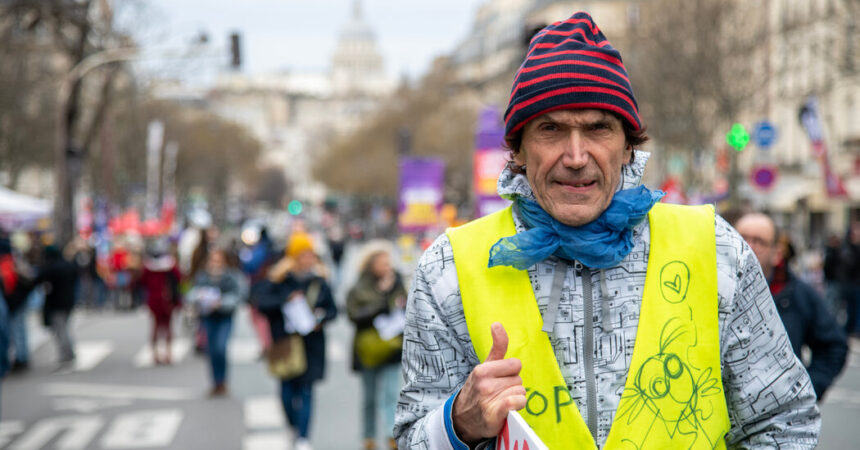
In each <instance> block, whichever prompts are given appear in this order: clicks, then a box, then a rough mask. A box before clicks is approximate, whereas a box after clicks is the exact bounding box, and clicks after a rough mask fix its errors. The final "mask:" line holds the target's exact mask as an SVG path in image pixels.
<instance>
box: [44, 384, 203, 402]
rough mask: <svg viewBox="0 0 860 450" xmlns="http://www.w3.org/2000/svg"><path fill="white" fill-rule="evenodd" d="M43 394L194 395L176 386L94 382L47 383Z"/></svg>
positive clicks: (138, 397) (162, 397)
mask: <svg viewBox="0 0 860 450" xmlns="http://www.w3.org/2000/svg"><path fill="white" fill-rule="evenodd" d="M42 392H43V393H44V394H45V395H50V396H57V397H95V398H115V399H132V400H188V399H192V398H195V397H196V395H195V394H193V393H192V392H191V391H188V390H185V389H178V388H167V387H155V386H127V385H116V384H100V383H99V384H95V383H48V384H45V385H44V387H43V388H42Z"/></svg>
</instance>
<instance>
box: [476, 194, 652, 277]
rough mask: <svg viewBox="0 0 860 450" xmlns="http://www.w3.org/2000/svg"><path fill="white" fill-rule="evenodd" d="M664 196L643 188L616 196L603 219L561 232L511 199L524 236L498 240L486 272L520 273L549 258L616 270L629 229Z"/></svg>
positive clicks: (531, 204) (532, 207) (535, 208)
mask: <svg viewBox="0 0 860 450" xmlns="http://www.w3.org/2000/svg"><path fill="white" fill-rule="evenodd" d="M664 195H666V194H665V193H664V192H662V191H652V190H649V189H648V188H646V187H645V186H637V187H635V188H631V189H624V190H621V191H618V192H616V193H615V196H614V197H613V198H612V202H611V203H610V204H609V208H606V211H603V214H601V215H600V216H599V217H598V218H597V219H595V220H593V221H592V222H590V223H588V224H585V225H583V226H580V227H571V226H567V225H565V224H563V223H561V222H559V221H557V220H555V219H554V218H553V217H552V216H550V215H549V213H547V212H546V211H544V210H543V208H541V207H540V205H539V204H538V203H537V202H535V201H534V200H530V199H526V198H523V197H517V199H516V203H517V206H518V207H519V213H520V217H521V218H522V220H523V223H524V224H525V226H526V228H528V230H526V231H523V232H520V233H517V234H515V235H513V236H510V237H505V238H502V239H499V241H498V242H496V243H495V244H494V245H493V247H492V248H491V249H490V262H489V265H488V267H494V266H513V267H515V268H517V269H520V270H524V269H526V268H527V267H529V266H531V265H533V264H535V263H537V262H538V261H542V260H544V259H546V258H548V257H549V256H550V255H555V256H558V257H559V258H563V259H566V260H569V261H574V260H575V261H579V262H581V263H582V264H584V265H585V266H586V267H590V268H593V269H606V268H609V267H613V266H616V265H617V264H618V263H620V262H621V260H623V259H624V257H625V256H627V255H628V254H629V253H630V251H631V250H633V227H634V226H636V225H637V224H639V222H642V220H643V219H645V216H646V215H647V214H648V211H650V210H651V207H652V206H654V204H655V203H657V202H658V201H660V199H661V198H663V196H664Z"/></svg>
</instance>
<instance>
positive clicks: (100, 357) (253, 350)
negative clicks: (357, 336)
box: [28, 308, 350, 374]
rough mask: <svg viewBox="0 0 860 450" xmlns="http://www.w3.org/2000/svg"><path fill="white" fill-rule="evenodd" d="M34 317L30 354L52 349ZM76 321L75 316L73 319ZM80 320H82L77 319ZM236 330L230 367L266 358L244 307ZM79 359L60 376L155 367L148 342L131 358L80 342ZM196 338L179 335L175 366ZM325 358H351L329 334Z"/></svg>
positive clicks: (108, 345)
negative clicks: (113, 366)
mask: <svg viewBox="0 0 860 450" xmlns="http://www.w3.org/2000/svg"><path fill="white" fill-rule="evenodd" d="M36 316H37V315H36V314H33V315H32V316H31V317H29V318H28V322H29V324H28V325H29V326H28V334H29V341H28V347H30V351H31V353H35V352H37V351H41V349H42V348H43V347H46V345H45V344H49V345H47V347H48V348H50V347H52V345H50V341H52V339H51V335H50V333H49V332H47V331H46V330H45V328H44V327H42V326H41V325H39V324H38V323H37V321H38V317H36ZM73 320H75V316H73ZM77 320H81V318H78V319H77ZM234 320H235V323H236V325H237V326H236V329H235V331H234V334H233V336H232V337H231V338H230V340H229V341H228V344H227V360H228V362H229V363H230V364H234V365H236V364H238V365H241V364H255V363H259V362H260V361H262V359H263V349H262V347H261V346H260V343H259V340H258V339H257V336H256V335H255V334H254V333H253V331H252V329H251V327H250V322H249V321H250V318H249V316H248V311H247V310H245V309H244V308H242V309H240V310H239V311H237V314H236V317H235V319H234ZM159 345H164V344H163V343H160V344H159ZM74 346H75V353H76V360H75V363H74V364H73V365H72V366H71V367H65V368H63V369H61V370H60V371H58V373H61V374H62V373H79V372H88V371H91V370H93V369H96V368H97V367H98V366H99V365H100V364H101V363H102V362H104V361H105V360H108V359H116V358H120V359H123V358H129V357H130V359H131V361H129V363H130V364H131V365H132V366H133V367H135V368H140V369H148V368H152V367H154V366H156V364H155V359H154V358H153V355H152V346H151V345H150V344H149V343H148V342H142V343H140V344H139V347H137V350H136V351H134V352H133V353H132V354H131V355H130V356H128V355H127V352H128V350H127V347H126V349H125V350H123V349H122V348H118V347H117V345H116V344H115V343H113V342H111V341H109V340H104V339H78V340H76V341H75V344H74ZM193 349H194V338H193V336H187V335H186V336H179V337H175V338H174V339H173V340H172V344H171V362H172V364H182V363H183V362H185V361H187V360H188V359H189V357H190V356H191V355H193V354H194V352H193ZM326 351H327V354H326V359H328V361H329V362H331V363H341V362H344V361H346V360H347V358H348V357H349V355H350V351H349V349H348V345H347V343H346V342H345V339H344V338H343V337H342V336H336V335H330V336H329V339H328V342H327V346H326Z"/></svg>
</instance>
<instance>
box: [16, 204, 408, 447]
mask: <svg viewBox="0 0 860 450" xmlns="http://www.w3.org/2000/svg"><path fill="white" fill-rule="evenodd" d="M325 222H326V223H324V224H317V225H315V226H309V225H308V224H307V223H306V222H305V221H303V220H294V221H292V222H291V223H290V224H289V225H288V227H287V229H286V230H278V231H280V233H278V234H279V235H280V236H281V237H282V239H280V242H278V241H276V240H275V239H274V238H272V236H271V235H270V232H269V228H268V227H267V226H266V225H265V224H263V222H262V221H250V222H248V223H247V224H246V225H245V226H243V227H242V228H241V229H229V230H226V231H222V230H221V229H219V228H218V227H216V226H213V225H212V224H211V222H210V223H204V224H202V225H201V224H199V223H198V224H193V223H192V224H191V225H189V226H188V227H186V228H184V229H182V230H181V231H178V232H176V233H174V234H172V235H170V236H155V237H149V238H142V237H141V236H140V235H137V234H126V235H120V236H115V237H111V238H110V239H106V240H104V239H101V240H100V239H97V237H95V236H91V237H90V238H89V239H84V238H81V237H79V238H76V239H75V240H74V241H72V242H71V243H69V244H68V245H67V246H65V247H64V248H58V247H57V246H55V245H53V244H52V243H51V241H50V236H49V235H47V234H39V233H36V232H31V233H23V232H17V233H13V234H11V235H10V234H6V233H4V234H2V235H0V282H2V283H0V284H2V286H0V294H2V297H3V300H2V301H0V304H2V308H0V369H1V370H0V373H3V372H5V371H6V369H8V370H9V371H10V372H12V373H15V374H16V375H23V374H25V373H26V372H27V371H28V369H29V368H30V365H31V355H30V346H29V345H28V332H29V331H31V330H32V329H33V327H34V326H44V327H46V328H47V329H48V330H49V331H50V334H51V335H52V336H53V338H54V342H55V345H56V347H55V348H56V349H57V353H56V354H57V358H58V360H57V365H56V370H58V371H67V370H72V369H73V368H74V364H75V360H76V355H75V344H74V333H73V332H72V331H73V330H72V328H73V327H71V326H70V318H71V316H72V315H73V313H74V311H75V310H86V311H87V312H88V313H91V314H126V313H131V312H133V311H135V310H138V309H141V308H145V310H146V311H147V312H148V315H149V317H150V321H149V325H148V326H149V336H150V339H149V342H148V345H149V346H150V348H151V355H152V356H151V357H152V361H151V362H152V363H153V364H155V365H170V364H172V363H173V362H174V360H173V356H174V355H172V348H173V346H172V341H173V339H174V333H175V332H176V330H177V329H181V330H183V332H184V333H187V334H189V335H191V336H193V340H194V343H195V348H196V350H197V352H198V353H199V354H201V355H205V357H206V358H207V359H208V362H209V374H208V378H209V380H210V390H209V395H210V396H212V397H220V396H225V395H228V394H229V364H228V360H227V344H228V341H229V340H230V336H231V333H232V329H233V320H234V316H235V312H236V311H237V309H239V308H242V307H246V308H248V310H249V314H248V316H249V317H250V321H251V326H252V329H253V330H254V332H255V334H256V337H257V339H258V340H259V344H260V348H261V349H262V352H261V355H260V358H262V359H264V360H265V361H266V366H267V367H268V371H269V373H270V374H271V375H272V376H273V377H275V378H278V379H279V380H280V396H281V399H282V403H283V408H284V412H285V416H286V418H287V422H288V429H289V430H290V431H291V433H292V437H293V440H294V445H295V448H296V449H300V450H301V449H308V448H310V444H309V440H308V439H309V436H308V434H309V429H310V427H309V424H310V420H311V417H312V409H311V406H312V404H313V401H312V397H313V386H314V384H315V383H316V382H318V381H319V380H321V379H323V377H324V376H325V371H326V367H325V366H326V359H325V352H326V349H325V345H326V343H325V328H326V326H327V325H328V324H330V323H331V321H332V320H333V319H335V317H336V316H337V314H338V312H339V310H343V309H345V310H346V312H347V313H348V314H347V316H348V318H349V319H350V320H351V321H352V322H353V323H354V324H355V329H356V339H355V345H354V351H353V365H352V367H353V369H354V370H355V371H357V372H359V373H360V374H361V378H362V385H363V387H364V403H363V404H364V407H363V408H364V409H363V411H364V420H365V425H364V430H365V432H364V438H365V448H375V447H376V442H377V440H376V436H375V434H376V433H375V430H376V429H377V427H376V417H377V416H379V417H380V419H381V420H382V421H383V423H384V425H385V429H387V430H388V433H387V436H383V438H385V439H387V441H386V442H387V443H388V445H390V446H392V448H393V446H394V444H393V440H392V439H391V430H392V428H393V423H394V407H395V405H396V402H397V394H398V391H399V388H400V376H399V373H400V371H399V365H400V347H401V342H402V341H401V340H402V329H403V320H405V319H403V318H404V315H403V308H405V305H406V287H405V286H406V284H405V279H404V276H403V275H401V273H400V272H399V271H398V270H396V269H395V266H397V264H398V262H402V261H412V260H413V256H412V253H414V251H420V250H418V249H414V251H411V250H410V251H407V252H401V251H399V250H398V246H396V245H395V244H394V243H393V242H390V241H386V240H380V239H373V240H367V241H365V239H364V238H363V237H364V233H362V232H361V230H356V229H355V227H349V226H347V227H344V226H342V225H341V223H339V221H337V220H327V221H325ZM345 229H346V230H348V232H345ZM413 243H414V241H409V245H412V244H413ZM348 246H352V247H353V248H354V249H355V251H356V252H357V256H356V258H355V260H356V261H357V264H355V263H354V264H353V266H354V267H352V268H351V270H352V272H354V273H351V274H349V275H346V274H345V271H344V270H342V267H341V265H342V262H343V258H344V254H345V252H346V249H347V247H348ZM407 254H408V255H407ZM347 279H349V280H351V281H349V283H350V285H349V286H342V287H341V286H340V285H341V283H345V282H346V281H344V280H347ZM336 288H337V289H336ZM336 290H337V292H341V293H342V294H341V296H343V297H344V298H339V299H337V300H336V299H335V296H336V294H335V291H336ZM39 312H41V314H38V313H39ZM175 319H179V320H178V322H179V324H178V325H177V324H176V323H175V322H177V321H176V320H175ZM37 320H38V322H40V323H38V324H37V323H36V322H37Z"/></svg>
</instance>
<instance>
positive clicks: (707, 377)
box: [618, 317, 721, 436]
mask: <svg viewBox="0 0 860 450" xmlns="http://www.w3.org/2000/svg"><path fill="white" fill-rule="evenodd" d="M688 328H692V330H688ZM688 332H692V333H695V327H694V325H693V324H692V323H691V324H689V325H687V326H685V325H684V324H683V323H681V320H680V319H678V318H677V317H673V318H671V319H669V320H668V321H667V322H666V323H665V324H664V325H663V330H662V331H661V333H660V352H659V353H658V354H656V355H654V356H651V357H649V358H648V359H646V360H645V362H644V363H643V364H642V365H641V366H640V367H639V369H638V370H636V372H635V374H632V373H631V375H633V376H634V378H633V388H625V389H624V394H623V395H622V402H621V404H620V405H619V408H618V417H619V418H622V417H624V418H626V419H627V421H628V423H632V422H633V421H634V420H636V419H637V418H638V417H639V415H640V414H642V412H643V411H645V409H646V408H647V410H648V411H649V412H650V413H651V414H650V416H652V417H653V419H654V422H655V423H656V422H661V423H663V425H664V426H665V427H666V432H667V433H668V434H669V435H670V436H674V435H675V434H676V433H682V434H697V433H698V432H699V431H700V430H701V426H700V425H701V422H700V421H701V420H702V419H704V418H705V417H707V415H708V414H710V411H709V410H708V411H705V410H703V408H701V407H700V400H701V399H702V398H703V397H706V396H711V395H715V394H718V393H720V392H721V390H720V388H718V387H717V386H716V385H717V382H718V380H717V379H716V378H713V377H711V369H710V368H708V369H706V370H701V371H700V370H696V369H695V368H693V367H691V366H690V365H689V364H688V363H687V362H685V360H684V355H685V354H686V350H687V348H686V347H688V345H686V344H684V343H682V342H680V341H678V339H679V338H681V337H682V336H684V335H685V334H687V333H688ZM649 420H650V418H649Z"/></svg>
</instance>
